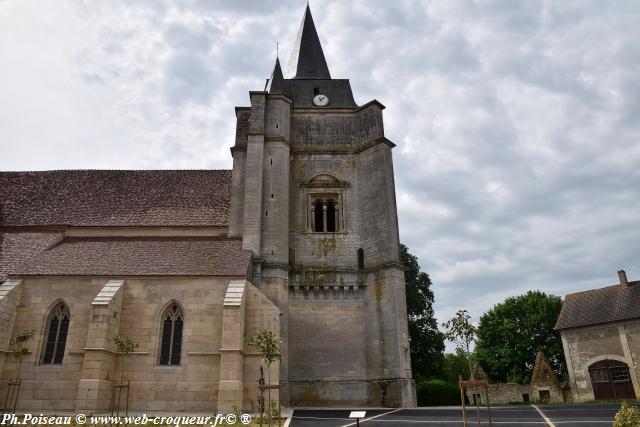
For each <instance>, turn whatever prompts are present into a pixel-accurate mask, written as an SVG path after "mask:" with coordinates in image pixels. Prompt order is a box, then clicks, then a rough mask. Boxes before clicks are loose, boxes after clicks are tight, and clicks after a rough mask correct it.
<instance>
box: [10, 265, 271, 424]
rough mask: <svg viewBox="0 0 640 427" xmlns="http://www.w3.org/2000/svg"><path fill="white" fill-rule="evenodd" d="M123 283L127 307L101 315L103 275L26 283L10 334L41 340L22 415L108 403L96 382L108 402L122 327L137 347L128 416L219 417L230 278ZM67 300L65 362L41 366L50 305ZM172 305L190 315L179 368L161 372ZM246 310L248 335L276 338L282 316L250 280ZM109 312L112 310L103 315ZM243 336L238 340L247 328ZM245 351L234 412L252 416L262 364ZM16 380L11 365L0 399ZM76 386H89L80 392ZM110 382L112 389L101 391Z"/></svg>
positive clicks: (27, 374) (128, 371)
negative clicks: (164, 321)
mask: <svg viewBox="0 0 640 427" xmlns="http://www.w3.org/2000/svg"><path fill="white" fill-rule="evenodd" d="M124 279H125V282H126V285H124V286H123V287H122V288H121V290H120V292H122V300H121V306H120V305H119V304H120V303H119V302H118V301H115V302H114V304H115V305H113V306H111V305H108V306H105V307H104V308H98V311H96V307H93V305H92V301H94V300H96V299H99V298H96V295H98V294H99V293H100V292H101V290H103V288H105V284H106V283H107V281H108V279H106V278H91V277H82V278H79V277H31V278H25V279H24V280H23V282H22V295H21V297H20V303H19V308H18V309H17V311H16V320H15V325H14V328H13V330H14V331H22V330H24V329H27V328H36V329H38V334H36V336H35V337H34V340H33V341H32V342H31V345H30V347H31V350H32V352H31V354H29V355H28V356H27V357H26V358H25V360H24V363H23V368H22V378H23V386H22V390H21V399H20V403H19V405H18V409H21V410H33V411H39V410H43V411H44V410H47V411H63V410H64V411H72V410H77V409H85V408H89V409H91V408H90V406H91V405H94V406H91V407H92V408H94V409H98V410H100V409H105V408H106V407H108V401H106V402H105V401H104V399H105V394H104V393H94V392H93V391H92V390H93V389H92V387H91V384H92V383H95V384H96V387H99V388H100V387H102V389H104V390H109V393H108V394H109V397H110V385H109V384H110V381H111V380H112V379H116V378H117V379H119V378H120V366H121V365H120V364H119V365H118V366H117V367H115V366H114V364H113V360H114V357H113V344H112V343H111V341H110V338H111V337H110V335H112V334H115V333H116V331H117V333H119V334H120V335H124V336H128V337H131V338H132V339H133V340H135V341H136V342H138V343H139V347H138V348H137V349H136V351H135V353H134V354H133V355H132V356H130V357H128V358H126V362H125V364H124V378H125V380H127V379H129V380H131V401H130V406H129V408H130V410H133V411H145V412H153V411H192V412H193V411H202V412H213V411H215V410H216V409H217V399H218V386H219V381H220V357H221V351H224V349H223V348H221V346H222V341H221V339H222V317H223V300H224V296H225V292H226V289H227V285H228V283H229V280H230V278H225V277H163V278H161V277H156V278H140V277H132V278H124ZM61 296H62V297H61ZM61 300H62V301H64V302H65V303H66V304H67V305H68V307H69V310H70V313H71V318H70V325H69V335H68V338H67V342H66V348H65V355H64V360H63V363H62V364H61V365H43V364H40V363H39V360H40V357H41V354H42V347H43V338H44V336H43V335H44V333H43V331H45V330H46V324H45V323H46V319H47V316H48V314H49V310H50V309H51V307H53V306H54V305H55V304H56V303H57V302H59V301H61ZM173 301H176V302H178V304H180V306H181V307H182V308H183V311H184V330H183V339H182V352H181V364H180V365H179V366H159V365H158V352H159V339H160V333H161V314H162V313H163V311H164V309H165V308H166V307H167V306H168V304H170V303H171V302H173ZM245 304H246V308H247V310H246V311H245V320H244V325H245V327H244V334H249V333H253V332H255V330H256V329H257V328H269V329H272V330H274V331H275V332H276V333H278V331H279V329H278V323H279V310H278V309H277V307H276V306H275V305H274V304H273V303H271V302H270V301H269V300H268V299H267V298H266V297H265V296H264V295H263V294H262V293H261V292H260V291H259V290H257V289H256V288H255V287H253V286H252V285H251V284H250V283H249V282H246V301H245ZM119 307H121V309H120V308H119ZM106 309H108V310H111V311H109V312H107V311H104V310H106ZM100 310H103V311H104V312H103V311H100ZM114 313H115V315H114ZM107 314H108V315H109V317H110V320H116V318H118V319H119V323H120V324H119V326H118V325H117V324H116V323H112V322H111V321H109V322H106V323H105V325H107V326H105V327H101V326H100V325H99V323H96V324H95V328H94V329H90V328H93V326H91V325H92V324H93V323H95V322H99V321H100V319H102V320H104V321H106V318H104V316H105V315H107ZM96 316H98V317H96ZM114 316H115V317H114ZM91 330H93V332H91ZM238 333H239V334H240V335H238V336H239V337H240V338H239V339H240V341H242V335H243V332H242V331H238ZM92 337H93V338H92ZM88 340H89V341H90V342H88ZM242 345H243V348H242V354H244V355H246V356H243V362H242V364H241V365H240V366H241V369H242V371H243V373H244V372H246V376H243V375H241V376H240V378H243V383H242V385H241V389H242V394H243V400H244V401H243V402H238V407H242V406H244V407H245V409H247V410H254V409H255V396H256V395H257V383H256V381H257V374H256V372H257V370H258V367H259V364H260V358H259V356H258V355H257V354H256V351H255V349H252V348H248V347H246V345H244V343H242ZM101 346H106V347H105V348H101ZM90 356H91V357H92V359H89V357H90ZM102 356H105V357H102ZM107 356H108V357H107ZM245 360H246V363H244V362H245ZM87 361H89V362H87ZM12 375H15V363H14V362H13V361H7V363H5V366H4V369H3V370H2V372H1V376H0V384H1V386H0V393H6V380H7V379H8V378H10V377H11V376H12ZM271 375H272V379H273V380H275V381H278V369H277V366H275V367H273V369H272V372H271ZM85 379H87V380H91V381H84V380H85ZM94 380H95V381H94ZM80 382H83V384H84V385H83V387H82V390H83V391H82V393H81V392H80V387H79V383H80ZM105 382H106V384H107V386H108V388H105V387H103V384H105ZM92 399H93V400H92ZM87 405H89V406H87Z"/></svg>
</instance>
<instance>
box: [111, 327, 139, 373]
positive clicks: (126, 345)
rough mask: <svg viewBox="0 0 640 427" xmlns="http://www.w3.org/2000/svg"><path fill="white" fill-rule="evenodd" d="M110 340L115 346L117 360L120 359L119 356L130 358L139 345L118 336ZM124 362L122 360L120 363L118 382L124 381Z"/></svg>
mask: <svg viewBox="0 0 640 427" xmlns="http://www.w3.org/2000/svg"><path fill="white" fill-rule="evenodd" d="M112 340H113V343H114V344H115V345H116V351H117V352H118V356H116V357H117V358H120V356H123V355H124V356H126V357H130V356H131V355H132V354H133V352H134V351H135V350H136V348H137V347H138V345H139V344H138V343H136V342H135V341H134V340H132V339H131V338H129V337H123V336H120V335H118V336H115V337H113V338H112ZM124 362H125V359H122V363H121V364H120V381H124ZM116 365H117V362H116Z"/></svg>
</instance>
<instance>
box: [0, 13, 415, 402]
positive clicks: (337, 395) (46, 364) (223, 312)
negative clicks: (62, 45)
mask: <svg viewBox="0 0 640 427" xmlns="http://www.w3.org/2000/svg"><path fill="white" fill-rule="evenodd" d="M384 108H385V107H384V105H382V104H381V103H380V102H378V101H377V100H372V101H370V102H367V103H366V104H364V105H357V104H356V102H355V101H354V97H353V93H352V90H351V86H350V83H349V80H348V79H336V78H332V76H331V74H330V72H329V67H328V66H327V62H326V60H325V57H324V54H323V50H322V46H321V44H320V40H319V37H318V34H317V32H316V29H315V25H314V22H313V18H312V16H311V12H310V9H309V6H308V5H307V7H306V9H305V12H304V16H303V19H302V23H301V25H300V29H299V31H298V33H297V37H296V40H295V43H294V46H293V49H292V52H291V56H290V60H289V63H288V66H287V67H286V70H284V72H283V69H282V68H281V65H280V62H279V60H278V59H276V61H275V66H274V67H273V72H272V73H271V76H270V77H269V78H268V80H267V81H266V85H265V87H264V88H263V90H256V91H250V92H249V102H248V105H247V106H241V107H236V108H235V113H236V120H237V124H236V134H235V143H234V145H233V147H232V148H231V156H232V157H233V169H232V170H60V171H38V172H0V283H1V285H0V396H2V397H4V396H5V394H6V393H7V387H8V383H9V382H10V381H13V380H15V378H16V375H17V370H18V363H17V362H16V360H15V359H14V357H13V354H12V352H11V351H10V346H9V342H10V339H11V338H12V337H14V336H16V335H17V334H20V333H21V332H23V331H25V330H27V329H35V330H36V331H37V332H36V333H35V335H34V336H33V339H31V340H30V341H29V342H28V343H27V348H28V350H29V351H28V353H27V354H26V355H25V357H24V358H23V361H22V363H21V367H20V375H19V376H20V380H21V385H20V401H19V403H18V408H17V409H18V411H86V412H87V413H88V412H101V411H107V410H108V409H109V407H110V399H111V393H112V386H113V384H114V382H115V381H117V380H119V379H120V375H121V372H120V371H121V370H122V372H123V373H122V375H123V376H124V378H125V379H127V380H128V381H130V404H129V409H130V410H134V411H139V412H152V411H158V412H162V411H164V412H178V411H189V412H212V411H217V412H219V413H220V412H225V411H231V410H232V409H233V408H234V407H237V408H242V409H243V410H246V411H255V410H256V409H257V397H258V394H259V393H258V381H257V380H258V376H259V370H260V366H263V365H264V363H263V362H262V359H261V356H260V354H259V352H258V351H257V350H256V349H255V348H253V347H251V346H249V345H248V344H246V342H245V337H246V336H250V335H253V334H254V333H255V332H256V331H257V330H259V329H268V330H271V331H273V332H274V333H275V334H276V335H278V336H280V337H282V338H283V343H282V346H281V350H282V359H281V361H280V362H279V363H274V364H273V365H272V366H271V372H270V373H269V374H270V377H271V382H272V383H278V384H280V385H281V392H280V393H281V397H280V398H281V402H282V404H283V405H285V406H291V407H322V406H326V407H330V406H341V407H346V406H369V407H371V406H376V407H380V406H388V407H411V406H415V403H416V401H415V387H414V383H413V380H412V378H411V362H410V356H409V338H408V331H407V313H406V300H405V289H404V286H405V282H404V269H403V267H402V265H401V264H400V248H399V237H398V217H397V210H396V199H395V188H394V172H393V161H392V149H393V147H394V143H393V142H391V141H390V140H388V139H387V138H385V135H384V127H383V118H382V110H383V109H384ZM114 336H125V337H129V338H131V339H133V340H134V341H135V342H136V343H138V347H136V349H135V351H134V352H133V354H132V355H130V356H128V357H126V358H118V357H117V353H116V351H115V350H116V349H115V346H114V343H113V337H114Z"/></svg>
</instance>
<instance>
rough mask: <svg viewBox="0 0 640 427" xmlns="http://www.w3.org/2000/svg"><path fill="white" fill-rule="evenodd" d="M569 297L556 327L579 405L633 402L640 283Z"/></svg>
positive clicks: (621, 275)
mask: <svg viewBox="0 0 640 427" xmlns="http://www.w3.org/2000/svg"><path fill="white" fill-rule="evenodd" d="M618 279H619V283H618V284H616V285H613V286H608V287H606V288H599V289H591V290H588V291H583V292H577V293H574V294H569V295H567V296H566V298H565V301H564V305H563V306H562V311H561V312H560V316H559V317H558V321H557V323H556V329H558V330H559V331H560V335H561V337H562V345H563V347H564V355H565V358H566V361H567V370H568V373H569V385H570V386H571V394H572V396H573V399H574V400H575V401H580V402H584V401H590V400H612V399H634V398H635V397H636V396H638V395H639V394H640V387H639V386H638V365H637V360H638V355H639V354H640V304H639V303H638V302H639V301H640V281H634V282H629V281H628V280H627V274H626V273H625V271H624V270H620V271H619V272H618Z"/></svg>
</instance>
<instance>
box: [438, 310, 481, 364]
mask: <svg viewBox="0 0 640 427" xmlns="http://www.w3.org/2000/svg"><path fill="white" fill-rule="evenodd" d="M442 326H443V327H444V328H445V329H446V331H445V333H444V337H445V338H446V339H447V340H448V341H451V342H453V343H455V345H456V347H457V349H458V350H459V351H461V352H462V353H463V354H464V355H465V356H466V359H467V364H468V365H469V372H472V371H473V368H472V366H471V345H472V344H473V342H474V341H475V340H476V333H477V329H476V327H475V326H473V324H472V323H471V316H470V315H469V312H468V311H467V310H458V312H457V313H456V315H455V316H454V317H452V318H451V319H449V320H448V321H447V322H446V323H443V324H442Z"/></svg>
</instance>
